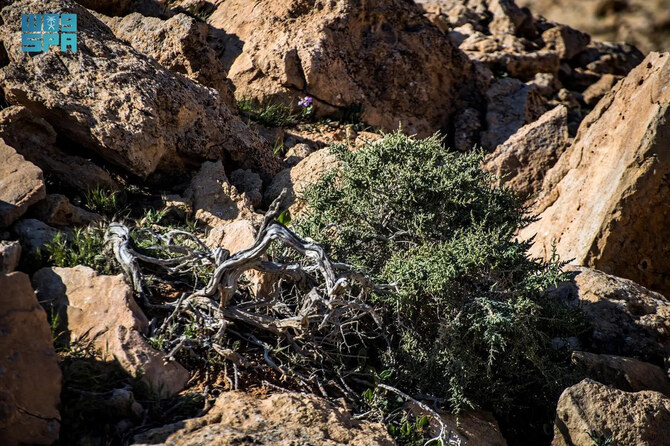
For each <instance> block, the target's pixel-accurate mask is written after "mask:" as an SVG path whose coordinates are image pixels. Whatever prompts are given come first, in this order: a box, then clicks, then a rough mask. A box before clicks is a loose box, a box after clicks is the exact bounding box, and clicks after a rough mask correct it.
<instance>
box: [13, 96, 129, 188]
mask: <svg viewBox="0 0 670 446" xmlns="http://www.w3.org/2000/svg"><path fill="white" fill-rule="evenodd" d="M57 137H58V135H57V134H56V131H55V130H54V129H53V127H51V125H49V123H48V122H46V121H45V120H44V119H42V118H39V117H37V116H34V115H33V114H32V113H31V112H30V110H28V109H27V108H26V107H23V106H21V105H12V106H9V107H7V108H5V109H2V110H0V138H2V139H4V140H5V142H6V143H7V144H9V145H10V146H12V147H13V148H14V149H16V151H17V152H18V153H20V154H21V155H22V156H23V157H24V158H25V159H27V160H28V161H30V162H31V163H34V164H35V165H36V166H37V167H39V168H40V169H42V171H43V172H44V174H45V175H46V176H47V177H51V178H52V179H53V180H55V181H57V182H59V183H60V184H62V185H64V186H67V187H70V188H73V189H76V190H79V191H82V192H87V191H89V190H91V189H94V188H96V187H99V188H103V189H107V190H117V189H118V188H119V186H118V185H117V184H116V182H115V181H114V180H113V179H112V177H111V176H110V174H109V173H108V172H107V171H106V170H105V169H103V168H102V167H99V166H98V165H96V164H95V163H93V162H92V161H89V160H87V159H85V158H82V157H80V156H76V155H71V154H68V153H65V152H63V151H62V150H60V149H59V148H58V147H57V146H56V140H57Z"/></svg>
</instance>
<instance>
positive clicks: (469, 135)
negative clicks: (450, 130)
mask: <svg viewBox="0 0 670 446" xmlns="http://www.w3.org/2000/svg"><path fill="white" fill-rule="evenodd" d="M481 130H482V123H481V116H480V113H479V111H478V110H477V109H474V108H466V109H464V110H462V111H461V113H459V114H458V116H456V118H455V119H454V148H455V149H456V150H458V151H460V152H467V151H470V150H472V148H473V146H474V145H473V141H477V139H478V135H479V133H480V132H481Z"/></svg>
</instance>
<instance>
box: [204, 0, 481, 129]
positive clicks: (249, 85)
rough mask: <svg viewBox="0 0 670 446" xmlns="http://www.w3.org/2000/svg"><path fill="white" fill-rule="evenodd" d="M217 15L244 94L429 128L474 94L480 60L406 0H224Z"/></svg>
mask: <svg viewBox="0 0 670 446" xmlns="http://www.w3.org/2000/svg"><path fill="white" fill-rule="evenodd" d="M216 4H217V8H216V10H215V11H214V13H213V14H212V15H211V16H210V17H209V19H208V23H209V24H210V25H212V26H214V27H216V28H219V29H221V30H223V31H225V37H224V40H223V42H222V45H223V46H224V47H225V49H224V51H223V61H224V66H226V68H228V76H229V78H230V79H231V80H232V82H233V83H234V84H235V95H236V96H237V97H238V98H241V97H246V98H248V99H253V100H256V101H258V102H269V101H276V102H283V103H285V104H287V105H292V106H295V105H296V103H297V102H298V98H300V97H302V96H311V97H312V98H313V99H314V106H315V111H316V113H317V115H327V114H339V115H341V116H346V115H352V114H354V113H356V112H360V117H361V119H362V120H363V121H364V122H366V123H368V124H370V125H373V126H381V127H383V128H386V129H397V128H398V125H399V124H400V123H402V126H403V130H405V131H407V132H409V133H418V134H420V135H428V134H431V133H433V132H435V131H437V130H440V129H443V128H446V127H447V126H448V124H449V123H450V116H451V115H452V113H453V112H454V111H455V110H456V108H457V104H458V102H459V99H460V98H463V97H465V96H467V95H471V94H473V92H474V90H473V89H471V88H470V85H469V82H470V81H471V80H472V77H473V74H472V73H473V71H472V65H471V64H470V62H469V61H468V59H467V57H465V55H464V54H463V53H462V52H460V51H459V50H458V49H457V48H456V47H455V46H454V45H453V44H452V43H451V42H450V41H449V40H448V39H447V38H446V36H445V35H444V34H443V33H441V32H440V30H439V29H437V28H436V27H434V26H432V25H431V24H430V23H429V22H428V20H427V19H426V18H425V17H423V16H422V14H421V10H420V9H419V8H418V7H417V6H416V5H415V4H414V2H410V1H405V0H367V1H364V2H359V1H354V0H344V1H338V2H332V1H326V0H299V1H296V0H279V1H278V0H261V1H258V2H249V1H247V0H225V1H221V0H218V1H217V2H216Z"/></svg>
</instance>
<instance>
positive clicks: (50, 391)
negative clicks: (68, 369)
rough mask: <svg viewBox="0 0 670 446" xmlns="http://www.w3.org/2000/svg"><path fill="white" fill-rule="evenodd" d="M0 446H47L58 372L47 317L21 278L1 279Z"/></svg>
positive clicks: (54, 420) (52, 433)
mask: <svg viewBox="0 0 670 446" xmlns="http://www.w3.org/2000/svg"><path fill="white" fill-rule="evenodd" d="M0 290H2V292H0V333H1V335H0V352H2V353H1V354H0V371H1V376H2V379H0V409H1V410H0V444H3V445H6V446H15V445H18V444H51V443H53V442H54V441H56V440H57V439H58V432H59V431H60V414H59V412H58V405H59V403H60V391H61V371H60V367H59V366H58V357H57V355H56V351H55V350H54V346H53V340H52V338H51V329H50V328H49V322H47V317H46V312H45V311H44V309H43V308H42V307H41V306H40V304H39V302H37V298H36V297H35V293H34V292H33V289H32V287H31V286H30V279H29V278H28V276H27V275H26V274H24V273H20V272H14V273H11V274H2V273H0Z"/></svg>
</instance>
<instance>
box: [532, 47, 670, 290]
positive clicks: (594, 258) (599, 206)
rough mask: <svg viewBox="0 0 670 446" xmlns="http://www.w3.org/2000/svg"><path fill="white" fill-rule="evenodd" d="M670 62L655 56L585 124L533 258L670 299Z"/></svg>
mask: <svg viewBox="0 0 670 446" xmlns="http://www.w3.org/2000/svg"><path fill="white" fill-rule="evenodd" d="M669 77H670V57H669V56H668V54H659V53H651V54H650V55H649V56H648V57H647V58H646V59H645V61H644V62H643V63H642V64H641V65H640V66H639V67H637V68H636V69H635V70H633V71H631V73H630V74H629V75H628V76H627V77H626V78H625V79H624V80H623V81H621V82H619V83H618V84H617V85H616V86H615V87H614V89H613V90H612V91H611V92H609V93H608V94H607V95H606V96H605V97H604V98H603V99H602V100H601V101H600V102H599V103H598V105H597V106H596V108H595V109H594V110H593V111H592V112H591V113H590V114H589V115H588V116H587V117H586V118H585V119H584V121H583V122H582V124H581V127H580V128H579V132H578V134H577V137H576V139H575V142H574V144H572V146H571V147H570V148H569V149H567V150H566V151H565V152H564V153H563V155H562V156H561V158H560V159H559V161H558V162H557V163H556V165H555V166H554V167H553V168H552V169H551V170H550V171H549V172H548V173H547V175H546V177H545V181H544V184H543V188H542V190H543V191H542V193H540V197H539V201H538V206H537V207H536V209H535V210H534V211H535V212H537V213H540V215H539V220H538V221H536V222H534V223H532V224H530V225H529V226H528V227H526V228H525V229H523V230H522V231H521V232H520V236H521V238H523V239H530V237H533V236H536V237H535V242H534V245H533V247H532V248H531V250H530V253H531V254H532V255H534V256H539V257H544V258H548V257H550V256H551V252H552V244H553V243H554V242H555V243H556V252H557V254H558V255H559V256H560V258H562V259H573V261H572V263H574V264H578V265H584V266H589V267H593V268H597V269H600V270H602V271H605V272H607V273H611V274H615V275H618V276H621V277H626V278H629V279H631V280H634V281H635V282H637V283H640V284H642V285H644V286H646V287H649V288H651V289H655V290H658V291H660V292H662V293H666V294H668V295H670V274H669V273H670V262H669V261H668V259H670V248H669V247H668V246H667V244H665V243H658V241H659V240H664V239H665V238H666V237H668V236H670V232H669V231H670V227H668V225H667V224H666V223H667V219H668V216H669V215H670V211H669V210H668V206H669V205H670V201H669V200H670V190H669V189H668V182H667V179H666V177H667V176H668V175H670V146H668V141H670V121H669V120H668V116H669V115H670V89H668V88H666V87H667V79H668V78H669Z"/></svg>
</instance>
